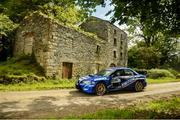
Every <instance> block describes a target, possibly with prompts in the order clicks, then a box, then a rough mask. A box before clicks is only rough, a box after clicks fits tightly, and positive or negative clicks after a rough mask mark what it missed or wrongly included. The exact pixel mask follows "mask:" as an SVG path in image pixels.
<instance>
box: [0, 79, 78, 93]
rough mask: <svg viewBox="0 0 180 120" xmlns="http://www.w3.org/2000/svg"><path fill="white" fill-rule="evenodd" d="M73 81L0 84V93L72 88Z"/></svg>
mask: <svg viewBox="0 0 180 120" xmlns="http://www.w3.org/2000/svg"><path fill="white" fill-rule="evenodd" d="M74 86H75V80H45V81H39V82H37V81H33V82H30V83H23V82H21V83H15V84H8V85H4V84H0V91H27V90H49V89H70V88H74Z"/></svg>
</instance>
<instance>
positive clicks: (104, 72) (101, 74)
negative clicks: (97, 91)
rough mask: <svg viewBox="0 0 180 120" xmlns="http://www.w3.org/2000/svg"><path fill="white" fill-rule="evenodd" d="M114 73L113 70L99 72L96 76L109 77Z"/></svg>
mask: <svg viewBox="0 0 180 120" xmlns="http://www.w3.org/2000/svg"><path fill="white" fill-rule="evenodd" d="M112 72H113V70H102V71H100V72H98V73H97V74H96V75H99V76H109V75H110V74H111V73H112Z"/></svg>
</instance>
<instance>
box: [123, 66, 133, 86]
mask: <svg viewBox="0 0 180 120" xmlns="http://www.w3.org/2000/svg"><path fill="white" fill-rule="evenodd" d="M121 80H122V82H121V85H122V88H125V87H127V86H128V85H130V84H132V83H133V82H134V72H133V71H132V70H130V69H124V74H123V75H122V76H121Z"/></svg>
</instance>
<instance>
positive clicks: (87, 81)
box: [82, 80, 95, 85]
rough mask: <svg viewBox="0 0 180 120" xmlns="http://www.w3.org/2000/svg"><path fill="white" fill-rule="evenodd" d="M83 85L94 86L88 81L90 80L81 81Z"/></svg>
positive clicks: (92, 82)
mask: <svg viewBox="0 0 180 120" xmlns="http://www.w3.org/2000/svg"><path fill="white" fill-rule="evenodd" d="M82 83H83V84H86V85H94V84H95V82H94V81H90V80H84V81H82Z"/></svg>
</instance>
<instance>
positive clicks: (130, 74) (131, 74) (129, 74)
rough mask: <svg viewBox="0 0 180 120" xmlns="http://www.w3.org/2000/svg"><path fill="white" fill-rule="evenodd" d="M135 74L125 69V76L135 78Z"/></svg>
mask: <svg viewBox="0 0 180 120" xmlns="http://www.w3.org/2000/svg"><path fill="white" fill-rule="evenodd" d="M133 75H134V73H133V72H132V71H131V70H128V69H125V70H124V76H133Z"/></svg>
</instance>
